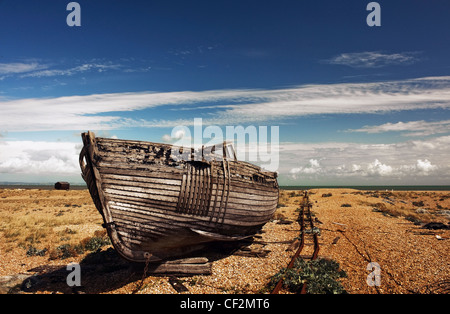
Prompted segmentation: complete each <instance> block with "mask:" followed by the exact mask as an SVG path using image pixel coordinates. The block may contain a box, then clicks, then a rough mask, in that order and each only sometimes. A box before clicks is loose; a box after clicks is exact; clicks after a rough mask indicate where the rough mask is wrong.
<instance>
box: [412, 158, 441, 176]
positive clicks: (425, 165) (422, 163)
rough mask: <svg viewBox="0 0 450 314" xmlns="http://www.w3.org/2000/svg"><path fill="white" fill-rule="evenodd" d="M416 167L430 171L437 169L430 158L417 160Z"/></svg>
mask: <svg viewBox="0 0 450 314" xmlns="http://www.w3.org/2000/svg"><path fill="white" fill-rule="evenodd" d="M416 168H417V170H418V171H420V172H424V173H427V174H428V173H429V172H431V171H434V170H436V169H437V166H436V165H432V164H431V162H430V161H429V160H428V159H425V160H421V159H419V160H417V165H416Z"/></svg>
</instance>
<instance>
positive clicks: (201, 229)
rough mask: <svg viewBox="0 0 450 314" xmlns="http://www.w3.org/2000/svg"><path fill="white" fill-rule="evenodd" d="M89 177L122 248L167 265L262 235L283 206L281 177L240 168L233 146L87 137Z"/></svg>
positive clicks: (138, 258) (133, 257)
mask: <svg viewBox="0 0 450 314" xmlns="http://www.w3.org/2000/svg"><path fill="white" fill-rule="evenodd" d="M82 139H83V144H84V146H83V148H82V150H81V153H80V167H81V171H82V177H83V179H84V180H85V181H86V183H87V186H88V188H89V192H90V194H91V197H92V199H93V201H94V203H95V206H96V208H97V209H98V211H99V212H100V214H101V215H102V217H103V221H104V224H103V226H104V227H105V228H106V229H107V232H108V235H109V237H110V238H111V242H112V244H113V245H114V247H115V249H116V250H117V251H118V252H119V254H120V255H122V256H123V257H124V258H126V259H128V260H130V261H134V262H146V261H155V262H156V261H163V260H167V259H170V258H173V257H176V256H182V255H184V254H186V253H188V252H191V251H193V250H195V249H198V248H200V246H201V245H202V244H205V243H208V242H212V241H235V240H241V239H243V238H245V237H249V236H252V235H254V234H255V233H256V232H257V231H258V230H259V229H260V228H261V227H262V226H263V225H264V224H265V223H267V222H268V221H269V220H270V218H271V217H272V215H273V213H274V212H275V210H276V207H277V203H278V183H277V179H276V178H277V175H276V173H275V172H266V171H263V170H262V169H261V168H260V167H258V166H255V165H253V164H250V163H248V162H244V161H238V160H237V159H236V154H235V152H234V149H233V147H232V145H231V144H227V143H223V144H220V145H215V146H211V147H208V148H206V147H202V148H200V149H197V150H194V149H188V151H187V150H186V149H185V150H184V151H183V148H180V147H175V146H172V145H170V144H161V143H151V142H142V141H129V140H119V139H111V138H100V137H95V135H94V133H92V132H87V133H83V134H82Z"/></svg>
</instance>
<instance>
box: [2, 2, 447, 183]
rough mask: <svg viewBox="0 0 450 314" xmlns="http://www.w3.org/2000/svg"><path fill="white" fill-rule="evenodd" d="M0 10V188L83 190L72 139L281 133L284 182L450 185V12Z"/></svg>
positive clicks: (120, 6)
mask: <svg viewBox="0 0 450 314" xmlns="http://www.w3.org/2000/svg"><path fill="white" fill-rule="evenodd" d="M69 2H70V1H61V0H58V1H57V0H53V1H50V0H43V1H39V2H38V1H31V0H29V1H20V0H15V1H11V0H3V1H2V0H0V182H1V181H20V182H53V181H54V180H64V179H65V180H69V181H71V182H74V183H81V182H82V179H81V177H80V175H79V172H80V171H79V167H78V165H77V159H78V157H77V155H78V153H79V150H80V144H81V139H80V133H81V132H83V131H86V130H92V131H95V132H96V133H97V134H98V135H102V136H113V137H118V138H128V139H139V140H149V141H157V142H161V141H166V142H170V141H171V140H173V139H171V138H170V135H171V131H172V129H173V128H174V127H176V126H178V125H185V126H187V127H192V124H193V122H194V118H202V121H203V126H204V127H207V126H208V125H217V126H219V127H222V128H225V126H237V125H242V126H244V127H247V126H257V127H258V126H268V127H270V126H278V127H279V148H280V150H279V167H278V169H277V171H278V172H279V181H280V183H281V184H293V185H317V184H340V185H352V184H368V185H371V184H400V185H401V184H438V185H440V184H450V162H449V158H448V156H449V155H450V154H449V153H450V148H449V147H450V146H449V144H450V114H449V107H450V59H449V56H450V20H449V19H448V16H449V13H450V3H449V2H448V1H437V0H435V1H432V2H425V1H400V0H390V1H378V3H379V4H380V7H381V26H379V27H376V26H374V27H369V26H368V25H367V23H366V18H367V15H368V14H369V13H370V11H367V10H366V6H367V4H368V3H369V2H370V1H361V0H353V1H350V0H349V1H328V0H327V1H249V0H247V1H133V2H130V3H126V2H124V1H111V0H110V1H102V0H97V1H77V2H78V3H79V5H80V8H81V14H80V17H81V26H80V27H77V26H73V27H69V26H68V25H67V23H66V17H67V15H68V14H69V13H70V11H67V10H66V6H67V4H68V3H69Z"/></svg>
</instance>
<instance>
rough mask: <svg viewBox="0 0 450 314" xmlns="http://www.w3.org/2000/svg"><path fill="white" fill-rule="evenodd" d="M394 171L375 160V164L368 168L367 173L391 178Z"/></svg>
mask: <svg viewBox="0 0 450 314" xmlns="http://www.w3.org/2000/svg"><path fill="white" fill-rule="evenodd" d="M392 171H393V169H392V167H391V166H388V165H386V164H383V163H381V162H380V161H379V160H378V159H375V161H374V162H372V163H370V164H369V165H368V166H367V173H368V174H369V175H376V176H377V175H378V176H389V175H391V174H392Z"/></svg>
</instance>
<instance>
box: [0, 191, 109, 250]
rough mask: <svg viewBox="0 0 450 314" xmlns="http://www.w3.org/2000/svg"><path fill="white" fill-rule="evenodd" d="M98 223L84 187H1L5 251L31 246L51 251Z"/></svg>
mask: <svg viewBox="0 0 450 314" xmlns="http://www.w3.org/2000/svg"><path fill="white" fill-rule="evenodd" d="M100 224H101V217H100V216H99V214H98V212H97V210H96V209H95V207H94V206H93V205H92V201H91V199H90V196H89V193H88V192H87V191H45V190H0V233H1V234H2V239H3V240H2V243H1V244H2V248H3V250H4V251H5V252H11V251H13V250H18V249H23V250H28V249H29V248H30V247H33V248H35V249H37V250H44V249H46V250H47V251H49V252H51V251H52V250H54V249H55V248H56V247H58V246H60V245H61V244H63V243H67V244H70V245H75V244H77V243H79V242H80V241H81V240H82V239H84V238H86V237H88V236H90V233H91V232H93V230H95V229H101V227H100ZM83 230H84V231H88V232H84V231H83Z"/></svg>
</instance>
